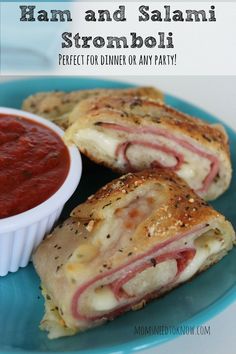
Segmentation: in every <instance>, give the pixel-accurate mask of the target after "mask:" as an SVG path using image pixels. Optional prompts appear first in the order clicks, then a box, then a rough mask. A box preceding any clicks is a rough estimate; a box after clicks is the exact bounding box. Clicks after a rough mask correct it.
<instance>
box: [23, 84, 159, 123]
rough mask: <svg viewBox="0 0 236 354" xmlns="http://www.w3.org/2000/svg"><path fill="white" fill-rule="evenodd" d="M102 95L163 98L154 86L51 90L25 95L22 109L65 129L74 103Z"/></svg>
mask: <svg viewBox="0 0 236 354" xmlns="http://www.w3.org/2000/svg"><path fill="white" fill-rule="evenodd" d="M102 95H110V96H113V95H116V96H117V95H122V96H126V95H129V96H131V97H132V96H133V97H140V96H144V97H149V98H153V99H160V100H162V99H163V94H162V93H161V92H160V91H159V90H157V89H156V88H154V87H137V88H130V89H93V90H78V91H71V92H63V91H52V92H39V93H36V94H34V95H31V96H29V97H27V98H26V99H25V100H24V102H23V104H22V109H24V110H25V111H28V112H31V113H34V114H38V115H40V116H42V117H44V118H47V119H49V120H51V121H53V122H54V123H56V124H57V125H59V126H60V127H61V128H63V129H66V128H68V126H69V124H70V123H69V121H68V116H69V115H70V113H72V115H73V110H74V109H76V105H77V104H78V103H79V102H81V101H83V100H84V99H87V98H89V97H97V96H102Z"/></svg>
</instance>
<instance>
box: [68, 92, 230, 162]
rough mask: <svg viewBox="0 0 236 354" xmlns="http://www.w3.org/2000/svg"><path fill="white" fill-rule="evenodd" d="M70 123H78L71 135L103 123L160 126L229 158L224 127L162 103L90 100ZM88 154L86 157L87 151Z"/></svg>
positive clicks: (105, 98) (115, 98) (79, 108)
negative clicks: (76, 131) (221, 152)
mask: <svg viewBox="0 0 236 354" xmlns="http://www.w3.org/2000/svg"><path fill="white" fill-rule="evenodd" d="M75 116H76V117H77V119H75ZM80 118H81V119H80ZM69 120H70V121H71V122H73V121H74V122H75V124H74V127H73V126H72V127H71V129H70V131H69V132H68V135H69V134H70V132H73V130H74V131H75V130H76V129H83V128H86V127H89V126H91V125H93V124H96V123H97V124H98V123H99V122H102V123H104V122H108V123H109V122H114V123H116V124H122V123H124V124H125V126H131V127H140V126H141V127H145V126H148V127H157V128H164V129H167V130H168V131H171V132H173V133H180V134H183V135H187V136H188V137H189V138H191V139H194V140H195V141H196V143H197V144H199V145H204V146H206V147H208V148H210V149H216V150H218V151H223V152H224V153H225V154H226V156H227V157H229V144H228V136H227V134H226V133H225V131H224V128H223V127H222V126H220V125H213V124H212V125H211V124H208V123H206V122H204V121H203V120H201V119H199V118H196V117H191V116H190V115H187V114H185V113H182V112H180V111H178V110H176V109H174V108H172V107H169V106H167V105H165V104H164V103H163V102H161V101H159V100H153V99H150V98H145V97H137V98H135V97H129V96H127V97H125V96H123V97H115V96H113V97H111V96H106V97H105V96H103V97H96V98H90V99H87V100H84V101H83V102H81V104H79V105H78V106H77V107H76V110H75V111H74V112H72V114H71V116H70V117H69ZM84 152H85V154H86V151H84ZM87 155H89V152H87ZM89 157H90V158H91V155H90V156H89Z"/></svg>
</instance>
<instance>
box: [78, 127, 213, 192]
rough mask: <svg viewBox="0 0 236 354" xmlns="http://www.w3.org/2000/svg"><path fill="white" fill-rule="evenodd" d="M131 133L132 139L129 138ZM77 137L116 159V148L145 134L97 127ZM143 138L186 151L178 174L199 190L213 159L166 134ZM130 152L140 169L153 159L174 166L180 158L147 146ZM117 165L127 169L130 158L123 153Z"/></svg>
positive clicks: (79, 133) (134, 146) (118, 158)
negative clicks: (182, 144) (126, 159)
mask: <svg viewBox="0 0 236 354" xmlns="http://www.w3.org/2000/svg"><path fill="white" fill-rule="evenodd" d="M127 136H128V137H129V139H127ZM74 138H75V140H76V141H78V143H79V142H83V141H84V142H85V143H87V144H89V146H90V148H92V149H93V153H94V154H96V151H98V152H100V153H101V154H103V155H105V156H107V157H109V158H111V159H112V160H114V157H115V151H116V149H117V146H118V145H119V144H121V143H124V142H127V141H128V140H131V141H132V140H140V138H142V135H137V134H129V135H127V134H126V133H122V132H116V131H110V132H109V133H107V131H106V130H104V133H103V132H102V131H98V130H95V129H90V128H85V129H81V130H78V131H77V132H76V133H75V137H74ZM143 141H145V142H151V143H156V144H163V145H164V146H167V147H168V148H170V149H172V150H173V151H176V152H177V153H180V154H183V155H184V161H185V163H184V164H182V166H181V168H180V170H179V171H178V172H177V174H178V175H179V176H180V177H182V178H183V179H185V180H186V182H187V183H188V184H189V186H190V187H192V188H193V189H195V190H196V189H200V188H201V187H202V182H203V181H204V179H205V178H206V176H207V175H208V173H209V172H210V168H211V162H210V161H209V160H208V159H207V158H204V157H202V156H199V155H198V154H196V153H194V152H192V151H190V150H188V149H186V148H184V147H183V146H181V145H179V144H178V143H176V142H175V141H171V140H170V139H169V138H166V137H164V136H155V135H153V134H145V135H143ZM126 154H127V157H128V158H129V160H130V162H131V165H132V166H134V167H135V168H136V169H138V170H140V169H143V168H146V167H149V166H150V163H151V162H153V161H157V162H159V163H161V164H162V165H164V166H167V167H171V166H172V167H173V166H175V165H176V159H175V157H174V156H171V155H169V154H167V153H165V152H162V151H158V150H155V149H151V148H148V147H144V146H139V145H131V146H129V147H128V149H127V151H126ZM114 164H115V165H116V166H117V167H118V168H121V169H122V168H124V166H125V164H126V161H125V159H124V157H123V155H122V154H120V155H119V156H118V157H117V160H116V161H114Z"/></svg>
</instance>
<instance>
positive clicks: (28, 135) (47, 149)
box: [0, 114, 70, 219]
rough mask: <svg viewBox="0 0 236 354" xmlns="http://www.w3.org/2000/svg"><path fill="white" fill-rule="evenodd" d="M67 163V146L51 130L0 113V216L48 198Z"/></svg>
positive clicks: (29, 206) (68, 160)
mask: <svg viewBox="0 0 236 354" xmlns="http://www.w3.org/2000/svg"><path fill="white" fill-rule="evenodd" d="M69 166H70V156H69V152H68V149H67V147H66V146H65V144H64V143H63V141H62V139H61V138H60V136H59V135H57V134H56V133H55V132H54V131H52V130H51V129H50V128H48V127H46V126H44V125H42V124H40V123H37V122H34V121H31V120H29V119H26V118H22V117H17V116H14V115H7V114H0V219H1V218H6V217H9V216H13V215H16V214H19V213H22V212H24V211H26V210H29V209H31V208H34V207H35V206H37V205H39V204H40V203H42V202H44V201H45V200H47V199H48V198H49V197H50V196H52V195H53V194H54V193H55V192H56V191H57V190H58V189H59V188H60V186H61V185H62V184H63V182H64V180H65V179H66V176H67V174H68V171H69Z"/></svg>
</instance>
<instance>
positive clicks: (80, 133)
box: [66, 96, 231, 200]
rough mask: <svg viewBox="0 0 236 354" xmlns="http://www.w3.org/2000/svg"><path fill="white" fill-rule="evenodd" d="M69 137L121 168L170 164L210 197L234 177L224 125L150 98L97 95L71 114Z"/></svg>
mask: <svg viewBox="0 0 236 354" xmlns="http://www.w3.org/2000/svg"><path fill="white" fill-rule="evenodd" d="M69 122H70V127H69V129H68V130H67V131H66V139H67V140H68V141H73V142H74V143H75V144H77V146H78V147H79V149H80V150H81V152H82V153H84V154H85V155H87V156H88V157H89V158H90V159H91V160H93V161H95V162H97V163H101V164H103V165H105V166H107V167H109V168H111V169H113V170H115V171H118V172H120V173H126V172H134V171H141V170H143V169H144V168H150V167H160V166H161V167H165V168H168V169H170V170H172V171H174V172H175V173H177V175H178V176H180V177H182V178H183V179H184V180H185V181H186V182H187V183H188V185H189V186H190V187H191V188H192V189H194V190H195V192H196V193H197V194H198V195H200V196H201V197H202V198H204V199H205V200H213V199H215V198H217V197H218V196H219V195H221V194H222V193H223V192H224V191H225V190H226V189H227V188H228V186H229V183H230V180H231V163H230V155H229V146H228V137H227V135H226V133H225V131H224V128H223V127H222V126H220V125H210V124H207V123H206V122H203V121H202V120H200V119H198V118H193V117H190V116H189V115H186V114H184V113H181V112H179V111H176V110H175V109H173V108H171V107H169V106H166V105H165V104H164V103H163V102H161V101H157V100H156V101H154V100H152V99H149V98H142V97H139V98H134V97H129V96H123V97H115V96H113V97H111V96H107V97H104V96H103V97H96V98H91V99H87V100H84V101H82V102H81V103H80V104H79V105H77V107H76V109H75V110H74V111H73V112H71V114H70V115H69Z"/></svg>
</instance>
